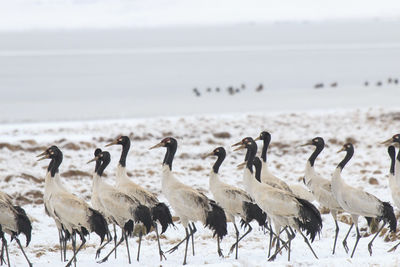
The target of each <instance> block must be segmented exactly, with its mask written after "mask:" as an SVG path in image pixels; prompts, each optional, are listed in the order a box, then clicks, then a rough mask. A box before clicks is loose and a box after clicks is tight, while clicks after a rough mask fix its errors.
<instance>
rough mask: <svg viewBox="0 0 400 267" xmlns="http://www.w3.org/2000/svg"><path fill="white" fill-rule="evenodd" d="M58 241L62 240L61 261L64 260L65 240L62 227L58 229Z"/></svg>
mask: <svg viewBox="0 0 400 267" xmlns="http://www.w3.org/2000/svg"><path fill="white" fill-rule="evenodd" d="M58 241H59V242H60V255H61V262H62V261H63V242H64V235H63V233H62V231H61V229H58Z"/></svg>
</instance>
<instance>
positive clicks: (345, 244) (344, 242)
mask: <svg viewBox="0 0 400 267" xmlns="http://www.w3.org/2000/svg"><path fill="white" fill-rule="evenodd" d="M343 247H344V250H345V251H346V253H349V247H348V246H347V241H346V240H343Z"/></svg>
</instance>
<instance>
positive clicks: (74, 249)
mask: <svg viewBox="0 0 400 267" xmlns="http://www.w3.org/2000/svg"><path fill="white" fill-rule="evenodd" d="M71 238H72V251H73V252H74V255H75V252H76V232H75V231H73V233H72V237H71ZM72 259H73V260H74V267H76V257H73V258H72ZM72 259H71V260H72ZM71 260H70V262H71ZM67 265H68V264H67Z"/></svg>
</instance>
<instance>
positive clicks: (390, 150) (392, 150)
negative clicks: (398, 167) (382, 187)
mask: <svg viewBox="0 0 400 267" xmlns="http://www.w3.org/2000/svg"><path fill="white" fill-rule="evenodd" d="M388 154H389V157H390V174H391V175H393V176H394V166H395V163H396V161H395V156H396V150H395V148H394V146H389V147H388ZM399 154H400V150H399V152H398V154H397V156H399Z"/></svg>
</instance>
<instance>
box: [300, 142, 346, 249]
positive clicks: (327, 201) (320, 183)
mask: <svg viewBox="0 0 400 267" xmlns="http://www.w3.org/2000/svg"><path fill="white" fill-rule="evenodd" d="M308 145H310V146H315V150H314V152H313V153H312V154H311V156H310V157H309V158H308V160H307V163H306V169H305V174H304V183H305V184H306V186H307V187H308V188H309V189H310V190H311V192H312V194H313V195H314V196H315V199H316V200H317V201H318V202H319V203H320V204H321V205H322V206H323V207H326V208H328V209H329V210H330V213H331V215H332V217H333V220H334V221H335V226H336V229H335V241H334V243H333V249H332V254H335V248H336V241H337V237H338V234H339V225H338V223H337V214H338V212H343V211H344V210H343V209H342V207H341V206H340V205H339V203H338V202H337V200H336V198H335V196H334V195H333V193H332V186H331V181H330V180H328V179H324V178H323V177H322V176H321V175H319V174H318V173H317V172H316V171H315V169H314V162H315V160H316V158H317V157H318V155H319V154H320V153H321V151H322V150H323V149H324V147H325V141H324V139H323V138H322V137H315V138H313V139H312V140H311V141H310V142H307V143H306V144H304V145H303V146H308Z"/></svg>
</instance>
